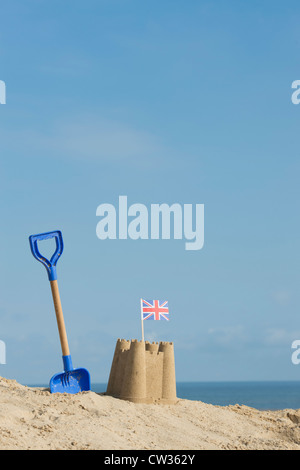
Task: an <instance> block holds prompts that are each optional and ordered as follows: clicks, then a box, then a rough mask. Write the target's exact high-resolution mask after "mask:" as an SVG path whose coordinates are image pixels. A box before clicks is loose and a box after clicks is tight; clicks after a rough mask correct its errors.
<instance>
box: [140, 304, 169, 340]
mask: <svg viewBox="0 0 300 470" xmlns="http://www.w3.org/2000/svg"><path fill="white" fill-rule="evenodd" d="M141 320H142V339H143V341H144V320H167V321H169V305H168V301H167V300H144V299H141Z"/></svg>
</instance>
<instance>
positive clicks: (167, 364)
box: [106, 339, 177, 404]
mask: <svg viewBox="0 0 300 470" xmlns="http://www.w3.org/2000/svg"><path fill="white" fill-rule="evenodd" d="M106 394H107V395H112V396H114V397H116V398H121V399H123V400H129V401H132V402H134V403H166V404H173V403H176V401H177V397H176V381H175V360H174V346H173V343H167V342H160V343H149V342H148V341H138V340H136V339H132V340H125V339H118V340H117V344H116V348H115V353H114V357H113V361H112V366H111V371H110V376H109V381H108V385H107V391H106Z"/></svg>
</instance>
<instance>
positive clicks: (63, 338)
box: [50, 280, 70, 356]
mask: <svg viewBox="0 0 300 470" xmlns="http://www.w3.org/2000/svg"><path fill="white" fill-rule="evenodd" d="M50 286H51V291H52V297H53V302H54V308H55V314H56V320H57V326H58V332H59V338H60V344H61V349H62V353H63V356H69V355H70V351H69V345H68V338H67V332H66V327H65V321H64V316H63V311H62V308H61V301H60V295H59V290H58V284H57V281H56V280H55V281H50Z"/></svg>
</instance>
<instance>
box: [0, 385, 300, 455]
mask: <svg viewBox="0 0 300 470" xmlns="http://www.w3.org/2000/svg"><path fill="white" fill-rule="evenodd" d="M299 424H300V410H282V411H263V412H262V411H258V410H256V409H254V408H249V407H247V406H240V405H235V406H228V407H219V406H213V405H208V404H205V403H202V402H200V401H189V400H181V399H179V400H178V402H177V403H176V404H175V405H141V404H134V403H130V402H127V401H123V400H118V399H115V398H112V397H109V396H105V395H102V394H96V393H94V392H83V393H80V394H78V395H67V394H55V395H52V394H50V392H49V391H48V390H42V389H35V388H29V387H26V386H23V385H20V384H19V383H17V382H16V381H14V380H7V379H4V378H0V449H22V450H23V449H53V450H55V449H74V450H75V449H91V450H92V449H105V450H124V449H135V450H143V449H150V450H197V449H200V450H201V449H224V450H226V449H236V450H238V449H241V450H243V449H245V450H246V449H247V450H248V449H252V450H254V449H262V450H263V449H266V450H267V449H270V450H277V449H290V450H293V449H295V450H298V449H300V426H299Z"/></svg>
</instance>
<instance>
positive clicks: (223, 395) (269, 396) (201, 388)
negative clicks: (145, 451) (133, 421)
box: [28, 381, 300, 410]
mask: <svg viewBox="0 0 300 470" xmlns="http://www.w3.org/2000/svg"><path fill="white" fill-rule="evenodd" d="M28 385H29V386H30V387H48V386H49V385H45V384H35V385H32V384H28ZM91 389H92V391H93V392H95V393H100V394H101V393H105V392H106V389H107V384H106V383H94V384H93V383H92V384H91ZM176 394H177V397H178V398H182V399H186V400H197V401H202V402H204V403H209V404H211V405H218V406H228V405H246V406H250V407H251V408H256V409H258V410H283V409H287V408H290V409H300V381H299V382H298V381H290V382H288V381H284V382H280V381H276V382H275V381H274V382H271V381H268V382H266V381H265V382H263V381H259V382H254V381H251V382H177V384H176Z"/></svg>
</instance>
